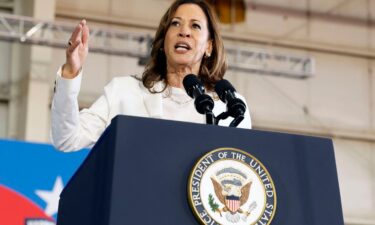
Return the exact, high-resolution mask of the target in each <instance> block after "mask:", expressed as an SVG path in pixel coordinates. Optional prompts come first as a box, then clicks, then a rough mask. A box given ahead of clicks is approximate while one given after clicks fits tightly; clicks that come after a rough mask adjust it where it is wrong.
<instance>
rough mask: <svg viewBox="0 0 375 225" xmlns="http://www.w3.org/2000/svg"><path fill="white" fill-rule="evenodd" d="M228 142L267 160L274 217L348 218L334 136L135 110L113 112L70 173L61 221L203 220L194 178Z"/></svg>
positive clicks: (301, 224) (330, 222)
mask: <svg viewBox="0 0 375 225" xmlns="http://www.w3.org/2000/svg"><path fill="white" fill-rule="evenodd" d="M223 147H224V148H235V149H241V150H243V151H244V152H247V153H249V154H251V155H252V156H254V157H256V158H257V159H258V160H259V161H260V162H261V163H262V164H263V165H264V166H265V167H266V168H267V170H268V173H269V175H270V176H271V177H272V180H273V184H274V187H275V191H276V193H277V208H276V210H275V214H274V216H273V219H272V222H271V224H283V225H284V224H285V225H308V224H311V225H313V224H314V225H315V224H316V225H325V224H327V225H342V224H344V223H343V215H342V208H341V200H340V193H339V185H338V179H337V171H336V164H335V156H334V151H333V145H332V141H331V140H329V139H324V138H317V137H308V136H302V135H292V134H285V133H275V132H265V131H258V130H247V129H239V128H229V127H218V126H212V125H201V124H194V123H184V122H176V121H167V120H159V119H150V118H139V117H131V116H117V117H115V118H114V119H113V120H112V123H111V125H110V126H109V127H108V128H107V129H106V131H105V132H104V133H103V135H102V136H101V138H100V139H99V141H98V142H97V143H96V145H95V146H94V147H93V149H92V150H91V152H90V154H89V155H88V157H87V158H86V160H85V161H84V162H83V164H82V165H81V166H80V168H79V169H78V170H77V172H76V173H75V175H74V176H73V177H72V178H71V180H70V181H69V183H68V184H67V186H66V187H65V189H64V190H63V192H62V193H61V196H60V203H59V212H58V219H57V224H58V225H75V224H77V225H124V224H125V225H127V224H130V225H143V224H144V225H148V224H150V225H151V224H153V225H155V224H158V225H159V224H160V225H169V224H173V225H175V224H179V225H193V224H194V225H195V224H199V223H200V222H199V220H197V219H196V216H195V215H194V213H193V211H192V209H191V206H190V205H189V201H188V193H187V192H188V188H187V186H188V179H189V176H190V173H191V171H192V169H193V167H194V165H195V163H196V162H197V161H198V160H199V159H201V157H202V156H203V155H205V154H206V153H207V152H209V151H212V150H215V149H220V148H223ZM251 195H252V192H251V191H250V196H251ZM216 202H217V201H216ZM212 224H214V223H212ZM228 224H236V223H228ZM239 224H242V223H239ZM258 224H261V223H258ZM264 224H267V223H264Z"/></svg>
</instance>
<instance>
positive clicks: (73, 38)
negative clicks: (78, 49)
mask: <svg viewBox="0 0 375 225" xmlns="http://www.w3.org/2000/svg"><path fill="white" fill-rule="evenodd" d="M81 31H82V25H81V23H79V24H78V25H77V26H76V27H75V29H74V31H73V33H72V35H71V36H70V40H69V41H72V42H73V43H74V42H75V41H77V40H78V39H80V38H81V37H80V36H81Z"/></svg>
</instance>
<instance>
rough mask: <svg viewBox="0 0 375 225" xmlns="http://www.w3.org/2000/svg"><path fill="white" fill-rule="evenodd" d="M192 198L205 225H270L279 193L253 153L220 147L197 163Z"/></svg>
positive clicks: (191, 179) (191, 180)
mask: <svg viewBox="0 0 375 225" xmlns="http://www.w3.org/2000/svg"><path fill="white" fill-rule="evenodd" d="M188 198H189V203H190V207H191V209H192V211H193V212H194V214H195V216H196V217H197V219H198V220H199V221H200V223H201V224H209V225H216V224H223V225H224V224H225V225H226V224H230V225H266V224H270V223H271V221H272V219H273V217H274V215H275V211H276V190H275V185H274V183H273V181H272V178H271V176H270V174H269V173H268V171H267V169H266V168H265V167H264V165H263V164H262V163H261V162H260V161H259V160H258V159H256V158H255V157H254V156H252V155H250V154H249V153H247V152H245V151H242V150H239V149H234V148H220V149H216V150H213V151H211V152H209V153H207V154H206V155H204V156H203V157H202V158H201V159H199V160H198V162H197V163H196V164H195V166H194V168H193V170H192V171H191V174H190V177H189V181H188Z"/></svg>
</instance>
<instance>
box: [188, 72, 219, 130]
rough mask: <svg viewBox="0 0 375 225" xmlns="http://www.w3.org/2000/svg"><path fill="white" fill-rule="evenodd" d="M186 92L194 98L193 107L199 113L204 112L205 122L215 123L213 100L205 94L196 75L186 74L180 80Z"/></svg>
mask: <svg viewBox="0 0 375 225" xmlns="http://www.w3.org/2000/svg"><path fill="white" fill-rule="evenodd" d="M182 83H183V85H184V88H185V90H186V93H187V94H188V95H189V96H190V97H191V98H193V99H195V100H194V105H195V109H196V110H197V111H198V112H199V113H200V114H206V123H207V124H215V116H214V114H213V113H212V109H213V108H214V101H213V100H212V98H211V97H210V96H208V95H207V94H205V93H204V92H205V89H204V86H203V85H202V83H201V81H200V80H199V79H198V77H197V76H196V75H194V74H189V75H186V76H185V78H184V80H183V81H182Z"/></svg>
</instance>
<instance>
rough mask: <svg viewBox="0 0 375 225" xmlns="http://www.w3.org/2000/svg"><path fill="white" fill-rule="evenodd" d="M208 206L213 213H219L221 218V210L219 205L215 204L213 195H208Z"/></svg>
mask: <svg viewBox="0 0 375 225" xmlns="http://www.w3.org/2000/svg"><path fill="white" fill-rule="evenodd" d="M208 204H209V205H210V207H211V210H212V211H213V212H219V214H220V216H221V212H220V209H219V205H218V204H217V203H216V202H215V199H214V197H213V196H212V194H209V195H208Z"/></svg>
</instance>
